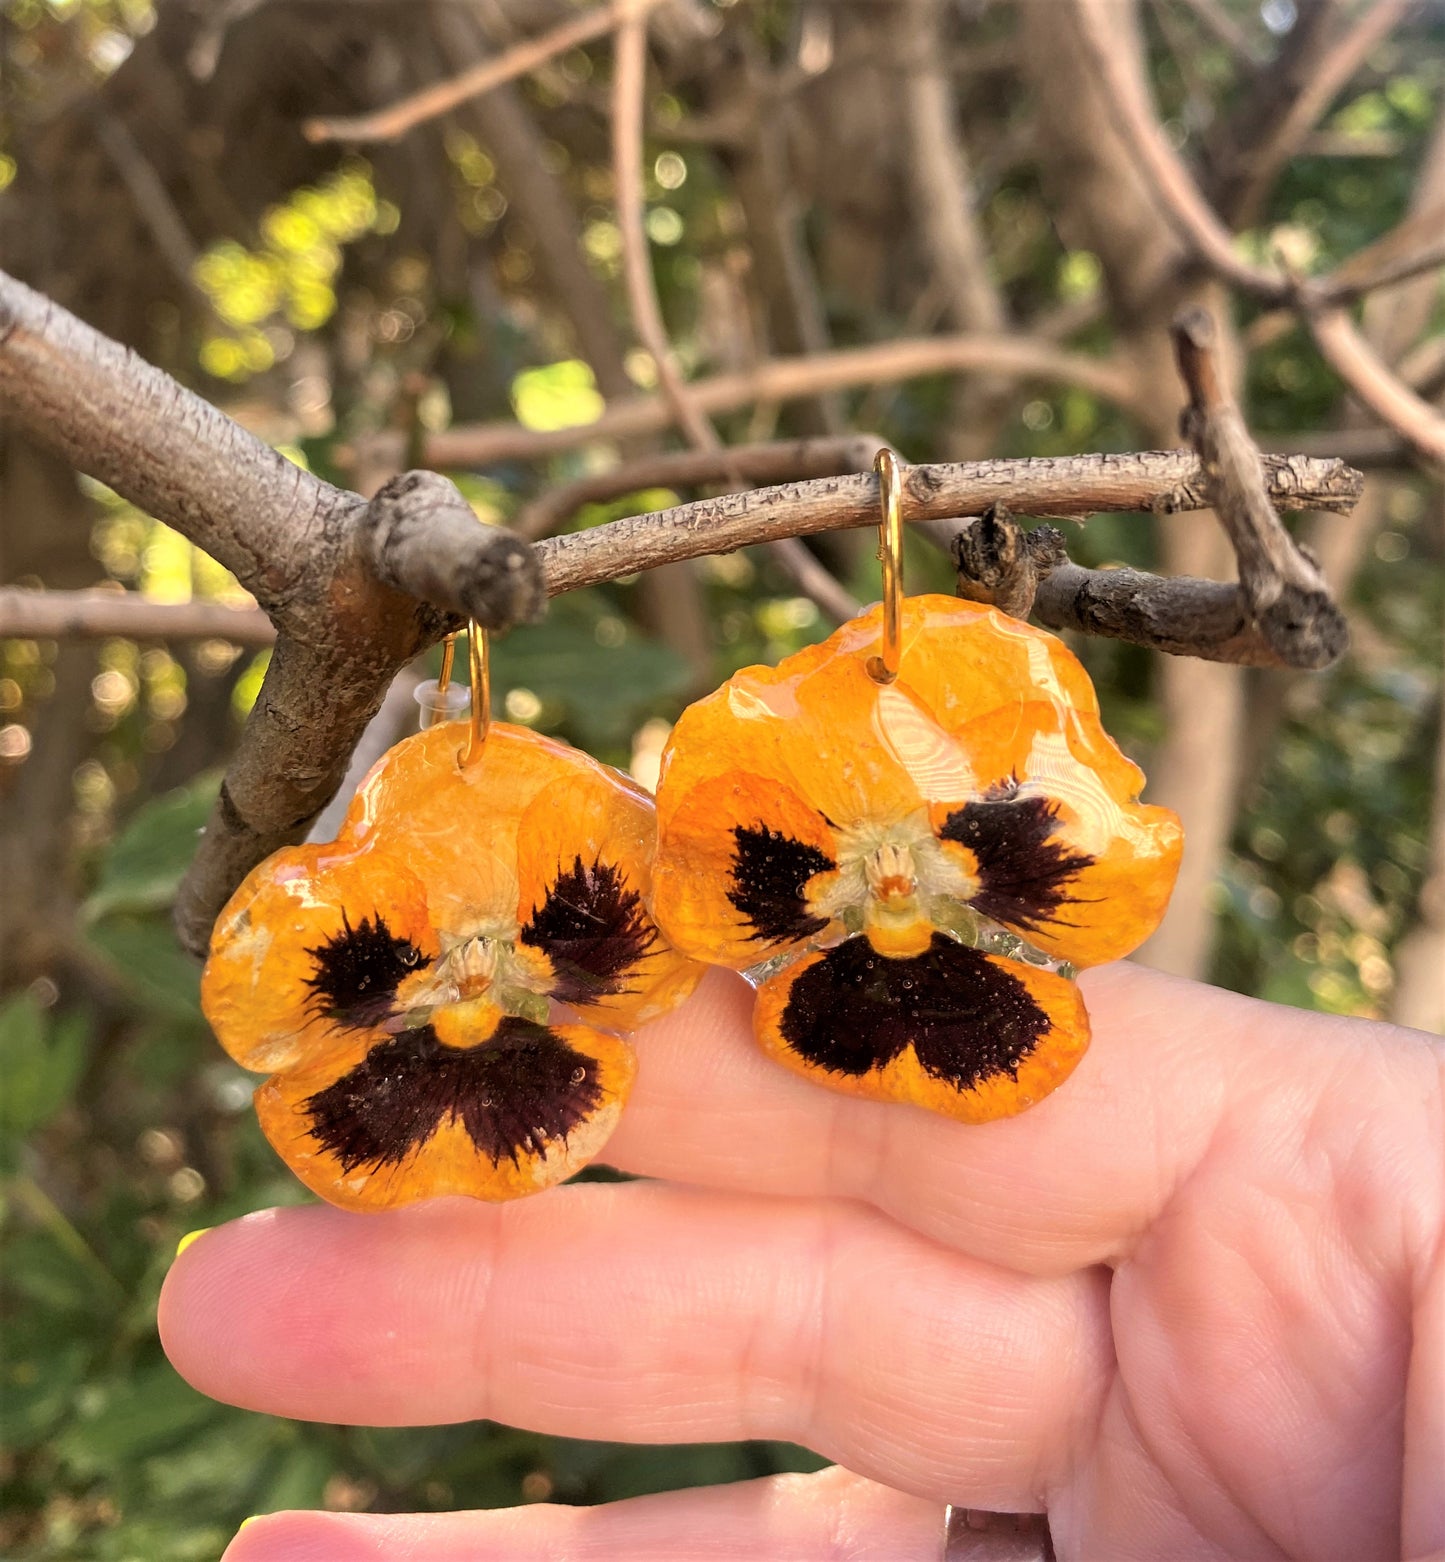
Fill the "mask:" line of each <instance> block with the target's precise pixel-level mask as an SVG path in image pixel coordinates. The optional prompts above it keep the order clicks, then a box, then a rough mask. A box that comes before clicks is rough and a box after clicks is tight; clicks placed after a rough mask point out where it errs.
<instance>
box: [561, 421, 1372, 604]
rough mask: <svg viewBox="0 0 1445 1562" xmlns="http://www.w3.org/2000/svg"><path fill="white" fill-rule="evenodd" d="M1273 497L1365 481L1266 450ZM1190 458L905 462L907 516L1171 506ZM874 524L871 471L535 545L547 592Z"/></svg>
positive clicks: (1306, 497) (1321, 496) (1344, 498)
mask: <svg viewBox="0 0 1445 1562" xmlns="http://www.w3.org/2000/svg"><path fill="white" fill-rule="evenodd" d="M1263 460H1264V464H1265V474H1266V479H1265V480H1266V482H1267V484H1268V488H1269V493H1270V496H1271V498H1272V499H1273V500H1274V501H1275V503H1277V504H1278V505H1280V507H1281V508H1283V509H1289V510H1305V509H1309V510H1314V509H1327V510H1349V509H1350V508H1351V507H1352V506H1353V505H1354V503H1355V501H1356V500H1357V499H1358V498H1359V496H1360V492H1361V490H1362V488H1363V485H1364V479H1363V478H1362V477H1361V476H1360V474H1359V473H1358V472H1355V471H1352V470H1351V469H1350V468H1349V467H1347V466H1345V465H1344V463H1343V462H1340V461H1320V460H1303V459H1300V458H1298V457H1293V456H1265V457H1264V458H1263ZM1206 486H1207V478H1206V474H1205V471H1204V468H1203V466H1202V465H1201V463H1200V462H1199V460H1198V458H1197V457H1196V456H1195V455H1194V454H1193V453H1192V452H1190V451H1187V450H1162V451H1150V452H1147V453H1144V454H1141V455H1088V456H1056V457H1036V458H1032V459H1028V460H1018V461H1006V460H996V461H958V462H952V463H948V464H945V465H939V466H909V467H904V468H903V513H904V518H905V520H908V521H929V520H935V521H936V520H949V519H953V518H955V517H957V516H960V515H980V514H982V512H983V511H985V510H986V509H988V507H989V506H990V505H993V504H1007V505H1010V506H1012V507H1013V508H1014V509H1015V510H1017V511H1019V512H1020V513H1022V514H1026V515H1041V516H1080V517H1081V516H1086V515H1092V514H1094V513H1095V512H1096V511H1100V510H1114V511H1135V512H1145V513H1152V514H1156V515H1174V514H1179V513H1181V512H1184V511H1188V510H1205V509H1208V508H1209V505H1210V503H1211V500H1210V498H1209V495H1208V493H1207V492H1206ZM877 521H878V480H877V479H876V478H875V477H874V476H873V475H872V473H871V472H870V473H852V474H850V475H849V476H846V477H829V478H819V479H815V480H814V481H812V482H807V483H789V484H787V485H785V486H783V487H781V488H756V489H752V490H750V491H749V492H747V493H740V494H722V495H720V496H719V497H717V498H715V499H697V500H694V501H693V502H692V503H691V504H682V505H678V506H676V507H675V508H673V509H670V510H655V511H653V512H651V513H650V514H647V515H634V516H628V517H626V518H625V519H623V520H619V521H610V522H609V523H608V524H607V525H605V526H594V527H592V528H590V529H589V530H587V531H583V532H572V533H570V534H569V535H567V536H565V537H549V538H547V539H546V540H545V541H543V542H539V543H538V544H537V545H536V546H537V552H538V553H539V554H540V555H541V557H542V559H543V570H544V573H545V575H546V579H547V591H548V594H549V595H551V596H556V595H558V594H559V593H561V592H563V591H575V590H576V589H577V588H578V587H580V586H591V585H597V584H598V583H600V582H602V581H605V580H615V579H616V578H617V577H618V576H619V575H629V574H633V573H635V572H636V571H637V570H643V569H655V568H656V567H657V566H658V565H659V564H668V563H671V562H672V561H673V560H675V559H695V558H701V557H702V556H703V555H704V554H711V553H732V552H735V551H736V550H737V549H738V548H746V547H750V546H751V545H753V544H754V543H759V542H770V541H772V539H773V538H775V537H802V536H812V535H814V534H816V533H818V532H824V531H840V530H843V529H845V528H848V527H854V526H874V525H876V524H877Z"/></svg>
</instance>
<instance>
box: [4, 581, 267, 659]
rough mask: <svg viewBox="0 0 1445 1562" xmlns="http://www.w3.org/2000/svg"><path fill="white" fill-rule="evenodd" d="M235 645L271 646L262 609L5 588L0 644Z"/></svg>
mask: <svg viewBox="0 0 1445 1562" xmlns="http://www.w3.org/2000/svg"><path fill="white" fill-rule="evenodd" d="M110 636H116V637H118V638H121V639H126V640H230V641H232V642H233V643H234V644H236V645H270V644H271V643H272V642H273V641H274V640H275V638H276V628H275V625H274V624H272V622H271V620H270V619H269V618H267V617H266V615H265V613H263V612H262V611H261V609H260V608H258V607H227V606H226V604H225V603H224V602H152V601H151V600H150V599H149V598H148V597H143V596H141V595H140V593H139V592H136V591H27V590H24V589H22V588H21V587H19V586H0V640H104V639H107V638H109V637H110Z"/></svg>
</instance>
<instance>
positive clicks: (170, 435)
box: [0, 272, 362, 619]
mask: <svg viewBox="0 0 1445 1562" xmlns="http://www.w3.org/2000/svg"><path fill="white" fill-rule="evenodd" d="M0 406H3V407H4V409H5V413H6V416H7V418H9V419H11V420H13V421H14V422H15V423H16V424H17V425H18V426H19V427H20V428H22V429H24V430H25V431H26V432H27V433H29V434H30V435H31V436H32V437H33V438H35V439H36V440H37V441H38V442H40V443H42V444H45V445H48V446H49V447H50V448H51V449H52V450H55V451H57V452H58V453H59V454H61V455H62V456H64V457H65V458H66V459H67V460H68V461H69V462H70V463H71V464H72V465H73V466H76V467H78V468H79V469H80V470H81V471H83V472H88V473H89V474H90V475H91V476H92V477H95V478H98V479H99V480H100V481H101V482H103V483H106V484H108V485H109V486H110V487H111V488H114V489H115V490H116V492H117V493H121V494H123V495H124V496H125V497H126V498H127V499H129V500H130V501H131V502H132V503H133V504H135V505H136V506H137V507H138V508H139V509H142V510H144V511H145V512H146V514H147V515H153V516H155V518H156V519H157V520H160V521H164V522H165V523H166V524H167V525H168V526H173V527H174V528H175V529H176V530H177V531H178V532H180V533H181V534H182V535H183V536H185V537H188V538H189V539H190V540H191V541H192V542H194V543H195V544H196V545H197V546H198V547H201V548H204V549H205V550H206V552H207V553H209V554H210V555H211V557H212V558H213V559H216V560H217V561H218V562H219V563H221V564H224V565H225V566H226V568H227V569H228V570H230V571H231V573H232V574H233V575H235V576H236V578H237V579H238V580H239V581H240V582H241V584H242V585H243V586H245V588H246V589H247V590H248V591H249V592H250V593H251V594H252V595H253V596H254V597H255V598H256V600H257V601H258V602H259V603H260V604H261V606H262V607H264V608H265V609H266V611H267V612H268V613H270V614H271V616H272V618H273V619H274V618H276V617H277V615H278V614H279V615H281V617H282V618H284V617H285V615H286V611H287V606H288V603H289V602H290V601H291V600H292V598H293V597H294V595H295V593H296V591H297V589H298V587H299V586H300V585H301V583H302V582H303V580H304V579H305V578H306V577H307V575H308V573H309V570H310V564H309V562H308V561H309V559H310V558H311V556H312V555H313V554H314V553H315V552H316V551H317V550H318V549H319V548H321V547H322V545H323V543H324V540H325V538H326V537H327V534H328V530H329V529H330V528H331V527H333V526H336V525H338V524H340V522H341V521H342V520H343V519H344V518H345V516H346V515H347V514H348V513H349V512H350V511H351V510H352V509H353V508H355V507H357V506H359V505H360V504H361V503H362V501H361V500H360V499H359V498H358V497H357V496H356V495H355V494H346V493H343V492H342V491H341V490H340V489H336V488H333V487H332V486H331V485H330V484H329V483H323V482H322V481H321V480H320V479H319V478H317V477H313V476H312V475H311V474H310V473H309V472H305V471H303V470H302V469H301V468H300V467H298V466H296V465H294V464H293V463H292V462H290V461H288V460H287V459H286V458H285V456H283V455H280V454H279V453H278V452H277V451H275V450H273V449H272V448H271V447H270V446H269V445H267V444H263V443H262V442H261V440H259V439H257V438H256V437H255V435H254V434H249V433H247V431H246V430H245V429H243V428H242V427H241V426H240V425H239V424H237V423H234V422H232V421H231V419H230V418H228V417H227V416H226V415H225V414H224V413H223V412H220V411H218V410H217V409H216V408H215V407H213V406H211V405H210V404H209V403H208V402H205V401H202V400H201V398H200V397H199V396H196V395H194V394H192V393H191V392H190V391H188V390H186V389H185V388H184V387H183V386H181V385H178V384H177V383H176V381H175V380H173V379H172V378H171V377H170V376H169V375H168V374H164V373H162V372H161V370H159V369H156V368H153V367H152V366H151V365H150V364H148V363H146V362H145V361H144V360H143V359H141V358H138V357H137V356H136V355H135V354H134V353H132V352H128V351H127V350H126V349H125V348H124V347H121V346H119V345H118V344H117V343H116V342H113V341H111V340H110V338H109V337H105V336H102V335H101V334H100V333H99V332H98V331H93V330H91V328H90V327H89V326H87V325H85V324H83V323H82V322H81V321H79V320H77V319H76V318H75V316H74V315H72V314H70V313H68V312H67V311H66V310H64V309H62V308H61V307H60V306H59V305H58V304H55V303H52V302H51V300H50V299H48V298H45V297H44V296H42V295H41V294H39V293H36V292H34V291H33V290H32V289H30V288H28V287H26V286H25V284H24V283H23V282H17V281H16V280H15V279H14V278H13V277H10V276H7V275H6V274H5V273H4V272H0Z"/></svg>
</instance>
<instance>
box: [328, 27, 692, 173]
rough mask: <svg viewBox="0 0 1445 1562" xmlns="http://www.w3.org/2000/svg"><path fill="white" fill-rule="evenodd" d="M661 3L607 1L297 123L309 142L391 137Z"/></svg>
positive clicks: (609, 30) (542, 63) (388, 138)
mask: <svg viewBox="0 0 1445 1562" xmlns="http://www.w3.org/2000/svg"><path fill="white" fill-rule="evenodd" d="M662 3H663V0H609V3H608V4H606V5H599V6H594V7H593V8H592V9H591V10H590V11H585V12H584V13H583V14H582V15H581V16H578V17H576V18H574V19H573V20H572V21H569V22H563V23H562V24H561V26H559V27H554V28H552V29H551V31H549V32H545V33H542V34H541V35H540V36H539V37H536V38H528V39H526V40H524V41H523V42H522V43H518V44H515V45H513V47H512V48H510V49H508V50H506V52H505V53H503V54H499V55H497V56H496V57H495V58H494V59H489V60H483V61H481V62H480V63H479V64H477V65H474V66H472V67H471V68H470V69H469V70H464V71H462V72H461V73H460V74H459V75H456V76H453V77H451V78H450V79H448V80H446V81H439V82H437V83H436V84H435V85H433V86H430V87H426V88H423V90H422V91H420V92H414V93H411V94H410V95H409V96H407V97H404V98H399V99H398V100H397V101H396V102H395V103H392V104H390V105H389V106H388V107H386V108H384V109H378V110H377V111H376V112H375V113H373V114H356V115H353V116H350V117H346V118H340V119H308V120H307V121H306V122H305V123H304V124H303V125H302V127H301V129H302V133H303V134H304V135H305V137H306V139H307V140H308V141H351V142H358V141H395V140H397V139H398V138H399V137H401V136H404V135H405V134H406V132H407V131H408V130H411V129H413V128H414V127H415V126H417V125H421V124H425V122H426V121H427V120H429V119H436V118H437V117H438V116H440V115H442V114H445V113H446V112H447V110H448V109H453V108H455V107H456V106H457V105H458V104H459V103H465V102H466V101H467V99H468V98H476V97H480V96H481V95H482V93H484V92H490V91H491V89H492V88H493V87H499V86H501V84H502V83H503V82H504V81H512V80H513V79H515V78H516V77H518V76H525V75H526V74H527V73H528V72H529V71H534V70H536V69H537V67H538V66H539V65H545V64H546V63H547V61H548V60H554V59H556V57H557V56H558V55H559V54H565V53H566V52H567V50H568V49H575V48H577V47H578V45H580V44H584V43H590V42H591V41H592V40H593V39H594V38H601V37H602V36H603V34H605V33H610V32H611V31H612V30H613V28H615V27H616V26H617V24H618V22H619V21H620V20H621V19H622V18H623V17H625V16H629V15H633V14H641V13H644V12H647V11H650V10H652V9H653V8H654V7H656V6H658V5H661V4H662Z"/></svg>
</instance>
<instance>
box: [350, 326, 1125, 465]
mask: <svg viewBox="0 0 1445 1562" xmlns="http://www.w3.org/2000/svg"><path fill="white" fill-rule="evenodd" d="M958 370H974V371H976V372H979V373H988V374H1006V375H1010V376H1012V377H1013V378H1016V379H1022V380H1045V381H1053V382H1054V383H1056V384H1060V385H1077V386H1078V387H1080V388H1081V389H1083V390H1086V391H1089V392H1090V393H1091V394H1092V395H1095V396H1099V397H1100V398H1102V399H1103V400H1105V401H1110V402H1113V403H1114V404H1115V405H1116V406H1120V407H1123V408H1125V409H1126V410H1130V411H1133V410H1135V409H1134V407H1133V378H1132V376H1131V375H1130V373H1129V371H1128V370H1127V369H1126V368H1124V367H1123V366H1122V365H1117V364H1114V363H1112V362H1110V361H1109V360H1107V359H1101V358H1091V357H1089V356H1088V355H1087V354H1085V353H1076V352H1069V351H1068V350H1066V349H1064V348H1059V347H1054V346H1052V345H1051V344H1050V343H1048V342H1040V341H1037V340H1035V339H1034V338H1032V337H1023V336H972V335H963V336H934V337H916V338H913V339H909V340H904V341H897V342H878V343H874V344H873V345H871V346H868V347H852V348H844V349H842V350H840V351H837V352H830V353H816V354H810V355H808V356H806V357H801V358H776V359H773V360H772V361H771V362H768V363H762V364H759V365H757V367H756V368H751V369H743V370H739V371H737V372H735V373H728V374H716V375H712V376H710V377H708V378H706V379H701V380H694V381H693V382H692V383H691V385H690V386H689V387H688V389H689V392H690V394H691V397H692V400H693V402H694V404H695V405H696V406H697V407H698V408H699V410H700V411H702V412H705V413H708V414H715V413H719V412H731V411H734V410H735V409H737V408H739V407H745V406H749V405H751V404H752V403H754V402H759V401H796V400H798V399H800V398H802V397H806V396H816V395H819V394H821V393H822V392H824V391H830V390H845V389H847V388H849V387H851V386H856V385H889V384H896V383H897V382H899V381H901V380H911V379H919V378H922V377H923V376H925V375H930V374H949V373H953V372H956V371H958ZM672 419H673V411H672V408H671V406H670V405H669V404H668V402H667V400H666V398H665V397H662V396H651V395H649V396H633V397H629V398H627V399H626V400H622V401H617V402H612V403H609V404H608V406H607V409H606V410H605V411H604V412H603V413H602V414H601V415H600V416H599V417H597V418H594V419H593V421H592V422H590V423H583V424H578V425H576V426H575V427H572V428H562V429H529V428H524V427H523V426H522V425H521V424H519V423H515V422H513V421H511V420H510V419H508V420H505V421H501V422H496V423H473V424H470V425H466V424H459V425H458V426H457V427H456V428H451V429H447V430H445V431H443V432H441V433H438V434H433V435H432V436H431V437H430V438H429V439H428V440H427V442H426V459H427V462H428V463H429V464H430V465H432V466H437V467H442V468H446V467H483V466H491V465H494V464H495V463H496V462H499V461H518V460H526V461H532V460H541V459H543V458H544V457H547V456H553V455H558V454H560V453H561V452H563V451H567V450H575V449H576V448H577V447H578V446H579V445H586V444H591V443H592V442H594V441H596V440H601V439H607V440H611V439H627V438H630V437H632V436H633V435H637V434H651V433H655V432H656V431H657V430H659V429H663V428H666V427H667V426H668V425H669V424H670V423H671V422H672ZM376 441H377V446H378V448H379V447H380V445H381V443H382V442H384V441H385V442H387V443H386V446H385V448H386V450H387V451H389V452H392V451H394V454H393V455H392V461H393V465H395V464H396V462H397V461H399V460H400V455H401V446H400V441H399V440H397V439H396V438H395V437H389V436H386V435H377V436H376ZM371 448H372V447H371V445H370V444H369V445H368V451H370V450H371Z"/></svg>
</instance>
